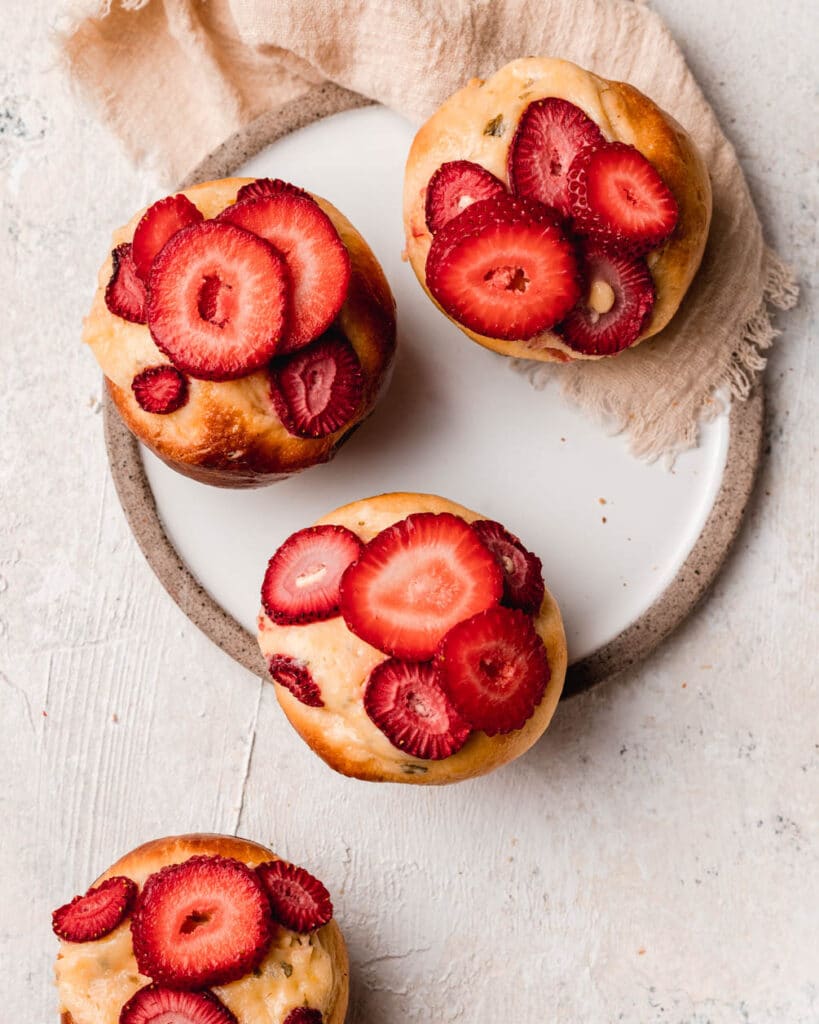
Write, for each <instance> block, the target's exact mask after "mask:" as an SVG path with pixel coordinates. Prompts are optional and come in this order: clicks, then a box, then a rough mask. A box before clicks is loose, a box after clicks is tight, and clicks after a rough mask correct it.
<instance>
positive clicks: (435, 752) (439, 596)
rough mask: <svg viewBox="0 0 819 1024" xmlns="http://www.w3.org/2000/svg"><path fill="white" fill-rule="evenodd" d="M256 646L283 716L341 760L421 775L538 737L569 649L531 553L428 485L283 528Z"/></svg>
mask: <svg viewBox="0 0 819 1024" xmlns="http://www.w3.org/2000/svg"><path fill="white" fill-rule="evenodd" d="M259 645H260V647H261V650H262V654H263V655H264V657H265V659H266V661H267V664H268V668H269V671H270V676H271V678H272V679H273V681H274V683H275V684H276V687H275V688H276V696H277V697H278V700H279V703H280V704H281V706H282V708H283V710H284V712H285V714H286V715H287V717H288V719H289V720H290V722H291V724H292V725H293V726H294V727H295V728H296V730H297V731H298V732H299V734H300V735H301V737H302V738H303V739H304V740H305V741H306V742H307V743H308V744H309V746H311V747H312V748H313V750H314V751H315V752H316V753H317V754H319V756H320V757H322V758H323V759H324V760H325V761H326V762H327V763H328V764H329V765H330V766H331V767H332V768H334V769H336V771H339V772H341V773H343V774H344V775H349V776H353V777H354V778H359V779H367V780H371V781H389V782H410V783H416V784H440V783H447V782H459V781H461V780H463V779H468V778H472V777H474V776H477V775H483V774H485V773H486V772H489V771H492V770H493V769H494V768H498V767H500V766H501V765H503V764H506V762H508V761H511V760H512V759H513V758H516V757H518V756H519V755H520V754H522V753H523V752H524V751H526V750H528V748H529V747H530V746H532V744H533V743H534V742H535V741H536V740H537V739H538V738H539V737H540V735H541V734H542V733H543V732H544V730H545V729H546V727H547V726H548V724H549V722H550V720H551V718H552V715H553V714H554V711H555V708H556V707H557V702H558V700H559V698H560V693H561V690H562V688H563V680H564V677H565V674H566V662H567V655H566V639H565V635H564V632H563V622H562V619H561V616H560V611H559V610H558V607H557V604H556V602H555V600H554V598H553V597H552V596H551V594H550V593H549V591H548V590H547V589H546V586H545V584H544V582H543V575H542V567H541V562H540V559H539V558H538V557H537V555H536V554H534V553H533V552H532V551H530V550H528V548H526V546H525V545H524V543H523V542H522V541H521V540H519V539H518V538H517V537H516V536H515V535H514V534H512V533H510V532H509V531H508V530H507V529H506V528H505V527H504V526H503V525H501V524H500V523H497V522H495V521H493V520H489V519H486V518H485V517H483V516H481V515H479V514H478V513H476V512H471V511H470V510H469V509H466V508H463V507H462V506H461V505H456V504H455V503H454V502H451V501H448V500H447V499H445V498H439V497H436V496H434V495H429V494H382V495H380V496H378V497H374V498H366V499H363V500H361V501H356V502H354V503H353V504H351V505H345V506H344V507H343V508H339V509H336V510H335V511H334V512H331V513H330V514H329V515H326V516H324V517H323V518H322V519H320V520H319V521H318V522H317V523H316V524H315V525H314V526H310V527H307V528H305V529H303V530H299V531H297V532H296V533H294V534H293V535H292V536H290V537H288V538H287V540H285V542H284V543H283V544H282V545H281V546H280V547H279V548H278V550H277V551H275V552H274V553H273V555H272V557H271V559H270V562H269V563H268V566H267V571H266V572H265V575H264V581H263V583H262V611H261V612H260V614H259Z"/></svg>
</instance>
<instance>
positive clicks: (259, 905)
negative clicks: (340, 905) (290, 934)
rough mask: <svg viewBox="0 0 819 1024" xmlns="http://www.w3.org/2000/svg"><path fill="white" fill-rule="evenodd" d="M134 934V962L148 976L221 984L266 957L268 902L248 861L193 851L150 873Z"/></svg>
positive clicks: (179, 983) (174, 983)
mask: <svg viewBox="0 0 819 1024" xmlns="http://www.w3.org/2000/svg"><path fill="white" fill-rule="evenodd" d="M131 935H132V939H133V947H134V956H135V957H136V961H137V966H138V967H139V970H140V972H141V973H142V974H144V975H146V976H147V977H149V978H151V979H152V980H153V981H155V982H157V983H159V984H162V985H167V986H169V987H171V988H177V989H185V990H193V989H201V988H207V987H209V986H211V985H224V984H227V983H228V982H230V981H235V980H236V979H237V978H241V977H242V976H243V975H245V974H247V973H249V972H250V971H252V970H254V969H255V968H256V967H258V965H259V964H260V963H261V961H262V960H263V959H264V956H265V953H266V952H267V947H268V945H269V944H270V939H271V935H272V920H271V916H270V906H269V903H268V901H267V898H266V896H265V893H264V891H263V889H262V887H261V885H260V883H259V879H258V876H257V875H256V874H255V872H254V871H252V870H251V869H250V868H249V867H247V865H246V864H243V863H241V862H240V861H237V860H233V859H232V858H229V857H219V856H196V857H191V858H190V859H189V860H186V861H183V862H182V863H180V864H173V865H170V866H168V867H164V868H162V869H161V870H160V871H157V872H155V873H154V874H153V875H150V876H149V878H148V879H147V881H146V882H145V885H144V886H143V889H142V892H141V893H140V895H139V898H138V900H137V905H136V909H135V910H134V913H133V916H132V918H131Z"/></svg>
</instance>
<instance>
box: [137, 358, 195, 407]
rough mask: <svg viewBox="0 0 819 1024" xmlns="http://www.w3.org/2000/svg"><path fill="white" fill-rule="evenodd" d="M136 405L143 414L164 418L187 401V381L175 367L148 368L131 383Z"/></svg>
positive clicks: (165, 365)
mask: <svg viewBox="0 0 819 1024" xmlns="http://www.w3.org/2000/svg"><path fill="white" fill-rule="evenodd" d="M131 390H132V391H133V392H134V398H136V400H137V404H138V405H139V407H140V408H141V409H144V410H145V412H152V413H157V414H158V415H161V416H166V415H168V414H169V413H172V412H176V410H177V409H181V408H182V406H183V405H185V403H186V402H187V401H188V381H187V379H186V378H185V376H184V374H181V373H180V372H179V370H177V368H176V367H175V366H170V365H169V364H168V363H164V364H162V365H160V366H149V367H147V369H145V370H142V371H141V372H140V373H138V374H137V375H136V377H134V379H133V380H132V381H131Z"/></svg>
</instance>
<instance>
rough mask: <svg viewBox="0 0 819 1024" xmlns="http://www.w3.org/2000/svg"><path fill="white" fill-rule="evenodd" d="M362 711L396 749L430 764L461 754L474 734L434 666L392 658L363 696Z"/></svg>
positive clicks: (376, 670)
mask: <svg viewBox="0 0 819 1024" xmlns="http://www.w3.org/2000/svg"><path fill="white" fill-rule="evenodd" d="M364 710H365V711H366V712H367V714H368V715H369V717H370V719H371V720H372V721H373V722H374V724H375V725H377V726H378V728H379V729H380V730H381V732H383V733H384V735H385V736H386V737H387V739H388V740H389V741H390V743H392V745H393V746H394V747H398V749H399V750H403V751H404V752H405V753H407V754H411V755H412V756H413V757H420V758H424V759H427V760H430V761H441V760H443V758H445V757H449V756H450V754H454V753H455V752H456V751H457V750H460V749H461V747H462V746H463V745H464V743H466V741H467V739H468V738H469V733H470V732H471V729H470V728H469V726H468V725H467V724H466V722H465V721H464V720H463V719H462V718H461V716H460V715H459V714H458V712H457V711H456V710H455V708H454V707H453V706H452V703H451V701H450V700H449V698H448V697H447V695H446V694H445V693H444V691H443V690H442V689H441V686H440V684H439V682H438V676H437V673H436V671H435V668H434V666H433V665H432V664H431V663H430V662H415V661H399V660H398V658H388V659H387V660H386V661H382V662H381V664H380V665H376V666H375V668H374V669H373V670H372V672H371V673H370V678H369V679H368V680H367V687H366V689H365V690H364Z"/></svg>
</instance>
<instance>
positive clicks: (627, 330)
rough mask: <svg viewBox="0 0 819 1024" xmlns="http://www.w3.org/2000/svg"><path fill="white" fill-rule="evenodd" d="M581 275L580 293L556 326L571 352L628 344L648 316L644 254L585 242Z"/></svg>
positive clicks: (650, 295)
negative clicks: (632, 254) (624, 252)
mask: <svg viewBox="0 0 819 1024" xmlns="http://www.w3.org/2000/svg"><path fill="white" fill-rule="evenodd" d="M585 276H586V287H585V290H584V293H583V297H582V298H581V299H580V301H579V302H578V303H577V305H576V306H575V307H574V309H573V310H572V311H571V312H570V313H569V315H568V316H567V317H566V319H565V320H564V321H563V323H562V324H560V326H559V327H558V328H557V330H558V332H559V333H560V334H561V335H562V336H563V340H564V341H565V342H566V344H567V345H569V346H570V347H571V348H573V349H574V350H575V351H576V352H583V353H584V354H585V355H587V356H610V355H614V354H615V353H616V352H620V351H622V350H623V349H624V348H628V347H629V345H631V344H633V343H634V342H635V341H636V340H637V338H638V337H639V336H640V334H642V332H643V330H644V329H645V327H646V324H647V323H648V321H649V320H650V319H651V311H652V310H653V308H654V283H653V281H652V280H651V274H650V273H649V270H648V267H647V266H646V262H645V260H642V259H640V258H636V259H631V258H630V257H628V256H620V255H618V254H617V253H615V252H607V251H606V250H605V249H603V248H601V247H599V246H592V245H589V246H587V247H586V249H585Z"/></svg>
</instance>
